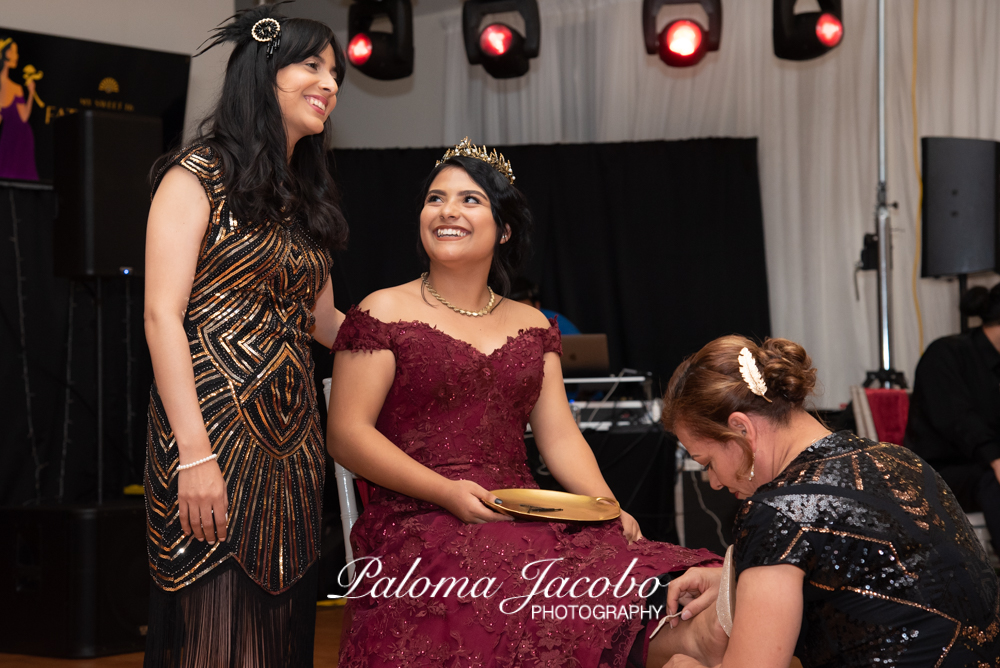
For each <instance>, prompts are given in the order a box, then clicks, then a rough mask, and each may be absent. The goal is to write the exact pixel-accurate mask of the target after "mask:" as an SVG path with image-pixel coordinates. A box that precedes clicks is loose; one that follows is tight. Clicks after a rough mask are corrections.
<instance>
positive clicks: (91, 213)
mask: <svg viewBox="0 0 1000 668" xmlns="http://www.w3.org/2000/svg"><path fill="white" fill-rule="evenodd" d="M53 137H54V145H55V164H54V173H53V181H54V185H55V190H56V194H57V195H58V197H59V213H58V215H57V217H56V221H55V229H54V240H53V257H54V260H55V272H56V275H57V276H65V277H69V278H80V277H85V276H106V277H110V276H121V275H124V274H136V275H142V274H143V268H144V264H145V263H144V253H145V244H146V217H147V216H148V215H149V193H150V184H149V170H150V168H151V167H152V166H153V163H154V162H155V161H156V159H157V158H158V157H159V156H160V154H162V153H163V123H162V121H161V120H160V119H159V118H151V117H148V116H138V115H135V114H121V113H118V114H116V113H110V112H103V111H92V110H87V111H80V112H79V113H76V114H70V115H68V116H62V117H60V118H56V119H55V120H54V121H53Z"/></svg>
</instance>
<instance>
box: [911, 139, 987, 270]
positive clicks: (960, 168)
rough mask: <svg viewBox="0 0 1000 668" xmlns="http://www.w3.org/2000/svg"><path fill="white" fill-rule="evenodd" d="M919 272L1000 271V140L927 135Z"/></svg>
mask: <svg viewBox="0 0 1000 668" xmlns="http://www.w3.org/2000/svg"><path fill="white" fill-rule="evenodd" d="M920 144H921V151H922V153H923V179H924V202H923V210H922V216H923V253H922V256H921V264H922V271H921V275H922V276H924V277H928V276H957V275H960V274H972V273H975V272H978V271H1000V229H998V214H1000V183H998V176H1000V169H998V166H1000V143H998V142H995V141H988V140H985V139H956V138H954V137H923V138H922V139H921V141H920Z"/></svg>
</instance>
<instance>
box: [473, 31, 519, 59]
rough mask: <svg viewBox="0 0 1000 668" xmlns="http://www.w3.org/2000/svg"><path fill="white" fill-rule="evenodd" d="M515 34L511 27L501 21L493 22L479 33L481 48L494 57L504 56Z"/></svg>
mask: <svg viewBox="0 0 1000 668" xmlns="http://www.w3.org/2000/svg"><path fill="white" fill-rule="evenodd" d="M513 41H514V35H513V34H512V33H511V31H510V28H508V27H507V26H505V25H502V24H500V23H493V24H491V25H488V26H486V28H485V29H483V32H482V33H480V35H479V48H480V49H482V51H483V53H484V54H486V55H487V56H490V57H492V58H496V57H498V56H502V55H503V54H505V53H507V50H508V49H509V48H510V45H511V42H513Z"/></svg>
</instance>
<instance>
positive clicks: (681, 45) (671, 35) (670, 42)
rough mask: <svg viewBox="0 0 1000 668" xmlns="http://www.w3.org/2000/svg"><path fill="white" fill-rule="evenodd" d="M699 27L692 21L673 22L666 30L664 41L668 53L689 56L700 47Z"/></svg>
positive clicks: (700, 35)
mask: <svg viewBox="0 0 1000 668" xmlns="http://www.w3.org/2000/svg"><path fill="white" fill-rule="evenodd" d="M701 40H702V34H701V26H699V25H698V24H697V23H695V22H694V21H688V20H686V19H685V20H681V21H675V22H674V23H672V24H671V25H670V27H669V28H667V36H666V39H665V40H664V41H665V43H666V47H667V49H668V50H669V51H671V52H673V53H675V54H677V55H678V56H684V57H687V56H690V55H692V54H694V53H695V52H696V51H697V50H698V47H699V46H701Z"/></svg>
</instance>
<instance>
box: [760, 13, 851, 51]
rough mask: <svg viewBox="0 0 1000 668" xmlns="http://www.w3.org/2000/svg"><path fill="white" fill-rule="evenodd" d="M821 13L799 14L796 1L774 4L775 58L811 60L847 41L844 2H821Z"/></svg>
mask: <svg viewBox="0 0 1000 668" xmlns="http://www.w3.org/2000/svg"><path fill="white" fill-rule="evenodd" d="M819 7H820V11H818V12H804V13H801V14H796V13H795V0H774V26H773V34H774V55H776V56H777V57H778V58H783V59H785V60H811V59H812V58H818V57H820V56H822V55H823V54H824V53H826V52H827V51H829V50H830V49H832V48H834V47H836V46H837V45H838V44H840V42H841V41H842V40H843V38H844V13H843V2H842V0H819Z"/></svg>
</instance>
